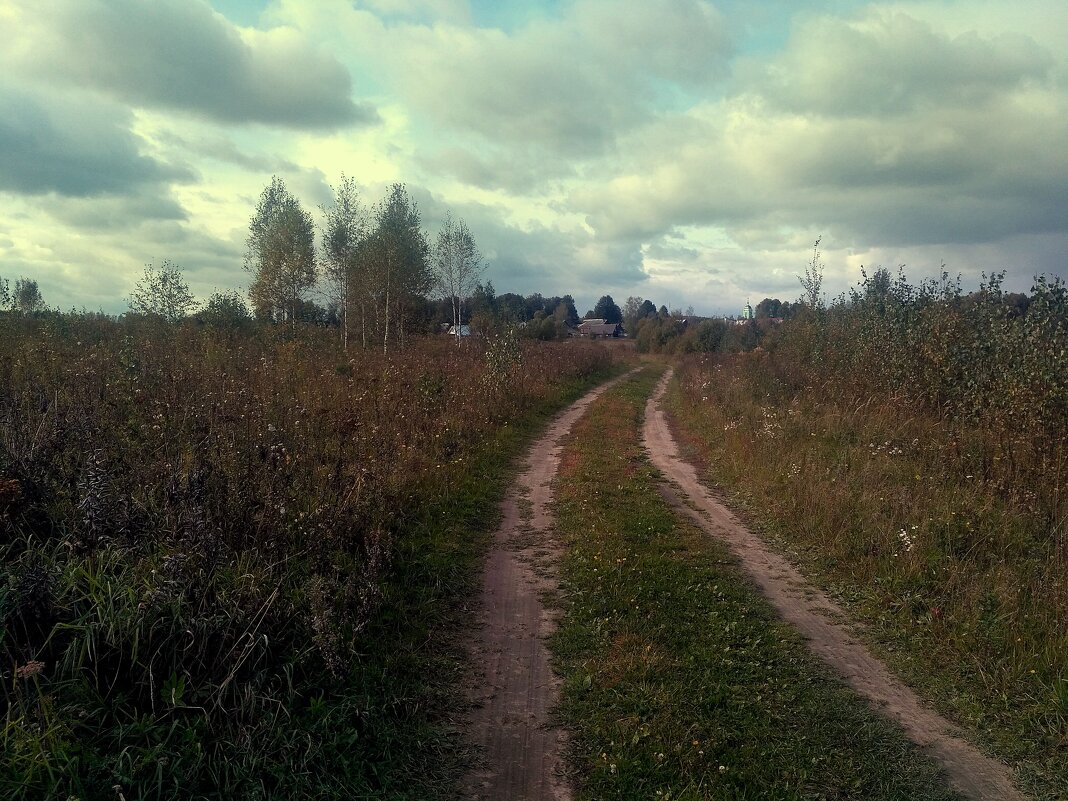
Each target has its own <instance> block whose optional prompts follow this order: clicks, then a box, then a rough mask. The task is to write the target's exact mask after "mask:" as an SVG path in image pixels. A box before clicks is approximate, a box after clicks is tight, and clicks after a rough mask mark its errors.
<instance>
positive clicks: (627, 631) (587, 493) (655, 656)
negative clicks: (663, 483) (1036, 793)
mask: <svg viewBox="0 0 1068 801" xmlns="http://www.w3.org/2000/svg"><path fill="white" fill-rule="evenodd" d="M656 379H657V371H655V370H646V371H644V372H642V373H641V374H639V375H638V376H637V377H635V378H633V379H629V380H627V381H625V382H624V383H623V384H621V385H620V386H618V387H616V388H614V389H613V390H611V391H609V392H608V393H606V394H605V395H604V396H603V397H602V398H601V399H599V400H598V401H597V402H596V403H595V404H594V405H593V406H592V407H591V408H590V411H589V413H588V414H587V415H586V416H585V417H584V418H583V419H582V420H581V421H579V423H578V424H577V425H576V427H575V429H574V432H573V435H572V438H571V440H570V441H569V443H568V444H567V446H566V448H565V451H564V455H563V459H562V463H561V470H560V475H559V477H558V489H557V501H558V525H559V527H560V529H561V532H562V535H563V537H564V540H565V543H566V546H567V553H566V555H565V557H564V562H563V566H562V576H563V591H562V599H561V602H562V605H563V611H564V615H563V619H562V622H561V625H560V628H559V630H558V631H557V633H556V635H555V636H554V639H553V643H552V645H553V651H554V656H555V659H556V664H557V668H558V669H559V670H560V671H561V672H562V673H563V675H564V678H565V684H564V693H563V700H562V704H561V716H562V719H563V723H564V724H565V725H567V726H568V727H569V728H570V729H571V730H572V732H573V739H572V745H571V749H572V753H571V761H572V765H573V768H574V771H575V773H576V784H577V785H578V788H579V792H578V797H579V798H619V799H627V798H635V799H637V798H642V799H648V798H654V799H669V798H670V799H675V801H678V800H679V799H764V800H765V801H775V800H776V799H858V798H864V799H887V800H889V799H910V800H911V801H933V800H934V799H952V798H956V797H957V796H956V795H954V794H953V793H952V792H951V791H950V790H948V789H947V787H946V784H945V781H944V779H943V778H942V777H941V775H940V770H939V769H938V767H937V766H936V765H935V764H934V763H933V762H932V761H931V760H930V759H928V758H926V757H925V756H924V755H922V754H921V753H920V752H919V750H918V749H917V748H916V747H914V746H913V745H912V744H910V743H909V742H908V741H907V740H906V739H905V738H904V736H903V735H902V734H901V733H900V731H899V730H898V729H897V728H896V727H894V726H893V725H892V724H891V723H889V722H888V721H886V720H884V719H882V718H881V717H879V716H878V715H877V714H876V713H875V712H874V711H873V710H872V709H871V708H870V707H868V706H867V705H866V703H865V702H863V701H862V700H860V699H859V698H858V697H857V696H855V695H854V694H853V693H852V692H850V691H849V690H848V689H846V688H845V687H844V685H842V684H841V683H840V682H839V681H838V680H836V679H835V678H833V677H831V676H830V675H829V673H828V671H827V670H826V669H825V667H824V666H823V665H822V664H821V663H819V662H818V661H817V660H816V658H815V657H813V656H812V655H810V654H809V653H808V651H807V650H806V648H805V646H804V644H803V642H802V641H801V639H800V637H799V636H798V635H797V634H795V633H794V632H793V631H792V630H790V629H789V628H788V627H787V626H786V625H785V624H783V623H781V622H779V621H778V620H776V618H775V615H774V613H773V611H772V610H771V608H770V606H769V605H768V604H767V602H766V601H764V599H763V598H761V597H760V595H759V594H758V592H757V591H756V590H755V588H754V587H753V586H752V585H751V584H750V583H749V581H748V580H747V579H746V578H745V577H744V576H743V575H742V573H741V571H740V568H739V567H738V566H737V564H736V563H735V562H734V560H733V559H732V558H731V557H730V556H729V555H728V553H727V551H726V550H725V549H724V548H723V547H722V546H721V545H719V544H717V543H715V542H714V541H712V540H711V539H710V538H708V537H707V536H705V535H704V534H703V533H701V532H699V531H697V530H696V529H694V528H693V527H692V526H691V525H689V524H688V523H684V522H683V521H682V520H680V519H679V518H678V517H677V516H676V515H675V514H674V513H673V511H672V510H671V508H670V507H669V505H668V504H667V503H666V502H665V501H664V499H663V498H662V497H661V496H660V494H659V492H658V489H657V477H656V473H655V470H654V469H653V468H652V467H651V466H650V465H649V463H648V461H647V459H646V456H645V453H644V450H643V448H642V445H641V440H640V429H641V420H642V416H643V412H644V406H645V401H646V398H647V397H648V396H649V394H650V393H651V391H652V389H653V385H654V383H655V381H656Z"/></svg>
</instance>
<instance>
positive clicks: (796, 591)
mask: <svg viewBox="0 0 1068 801" xmlns="http://www.w3.org/2000/svg"><path fill="white" fill-rule="evenodd" d="M670 380H671V371H670V370H669V371H668V372H667V373H665V375H664V377H663V378H662V379H661V381H660V384H659V385H658V386H657V389H656V391H655V392H654V393H653V395H652V397H650V398H649V401H648V403H647V405H646V409H645V431H644V438H645V447H646V449H647V450H648V451H649V456H650V459H651V461H652V463H653V465H654V466H655V467H656V468H657V469H658V470H660V472H661V473H662V474H663V475H664V478H665V479H666V481H667V482H668V483H665V484H664V495H665V497H666V498H667V499H668V500H669V501H670V502H672V504H673V506H674V507H675V508H676V509H677V510H678V511H679V512H680V513H683V514H686V515H687V516H689V517H690V518H691V519H692V520H693V521H694V522H695V523H697V525H699V526H700V527H701V528H702V529H704V530H705V531H706V532H708V533H709V534H711V535H712V536H714V537H716V538H717V539H719V540H720V541H722V542H724V543H725V544H726V545H727V546H728V547H729V548H730V550H731V551H732V552H733V553H734V554H735V556H737V557H738V559H739V560H740V561H741V564H742V566H743V567H744V568H745V570H746V572H747V573H749V575H750V576H751V577H752V579H753V581H754V582H755V583H756V585H757V586H758V587H759V588H760V590H761V591H762V592H763V593H764V595H765V596H766V597H767V598H768V600H769V601H770V602H771V603H772V605H774V607H775V609H776V610H777V611H778V613H779V615H780V616H781V617H782V618H783V620H785V621H786V622H787V623H789V624H790V625H791V626H793V627H794V628H795V629H797V631H799V632H800V633H801V634H802V635H803V636H804V637H805V638H806V640H807V641H808V646H809V648H810V649H811V650H812V652H813V653H815V654H816V655H817V656H819V657H820V658H821V659H823V660H824V662H826V663H827V664H828V665H830V666H831V667H832V668H833V669H834V670H835V671H836V672H837V673H839V674H840V675H841V676H842V677H843V678H844V679H845V681H846V683H847V684H848V685H849V686H850V687H852V688H853V689H854V690H855V691H856V692H858V693H859V694H860V695H862V696H864V697H865V698H867V699H868V700H869V701H871V702H872V704H873V705H874V706H875V708H876V709H878V710H880V711H881V712H882V713H883V714H884V715H886V716H887V717H889V718H891V719H892V720H894V721H896V722H897V723H898V724H899V725H900V726H901V728H902V729H903V730H904V732H905V734H906V736H908V737H909V739H911V740H912V741H913V742H915V743H917V744H918V745H920V746H921V747H922V748H923V749H924V750H926V751H927V752H928V753H930V754H931V755H932V756H933V757H934V758H935V759H937V760H938V761H939V762H940V763H941V764H942V765H943V766H944V768H945V770H946V774H947V776H948V777H949V781H950V784H951V785H952V786H953V787H954V788H955V789H957V790H958V791H959V792H960V793H961V794H963V795H964V796H965V797H966V798H972V799H976V801H1023V799H1024V798H1025V797H1024V796H1023V795H1021V794H1020V792H1019V791H1018V790H1016V789H1015V788H1014V787H1013V785H1012V781H1011V773H1010V771H1009V769H1008V768H1007V767H1006V766H1005V765H1003V764H1001V763H1000V762H997V761H995V760H992V759H989V758H988V757H985V756H983V755H982V754H981V753H979V752H978V751H977V750H976V749H975V748H974V747H973V746H971V745H970V744H968V743H967V742H965V741H964V740H963V739H961V737H960V736H959V734H958V733H957V732H956V730H955V727H954V726H953V725H952V724H951V723H950V722H949V721H948V720H946V719H945V718H943V717H942V716H941V715H938V714H937V713H935V712H933V711H932V710H930V709H929V708H927V707H926V706H925V705H924V704H923V702H922V701H920V699H919V697H917V695H916V694H915V693H914V692H913V691H912V690H910V689H909V688H908V687H906V686H905V685H904V684H903V683H902V682H901V681H900V680H899V679H898V678H897V677H896V676H894V675H893V674H892V673H891V672H890V670H889V669H888V668H887V667H886V665H885V664H883V663H882V662H881V661H880V660H878V659H877V658H876V657H875V656H873V655H872V653H871V652H870V651H869V650H868V649H867V647H866V646H865V645H864V644H863V643H862V642H861V641H860V640H859V639H857V638H856V637H855V636H854V635H853V634H851V633H850V630H849V628H848V626H847V625H846V624H844V623H841V622H839V621H844V620H846V616H845V614H844V613H843V611H842V610H841V608H839V607H838V606H837V605H836V604H835V603H834V602H833V601H832V600H831V599H830V598H828V597H827V596H826V595H825V594H824V593H822V592H820V591H818V590H816V589H814V588H813V587H812V586H811V585H810V584H808V583H807V582H806V581H805V580H804V578H803V577H802V576H801V574H800V573H798V572H797V570H796V569H795V568H794V567H793V565H791V564H790V563H789V562H788V561H786V559H784V558H783V557H781V556H779V555H778V554H776V553H774V552H773V551H772V550H771V549H769V548H768V546H767V545H766V544H765V543H764V542H763V540H761V539H760V538H759V537H757V536H756V535H755V534H753V533H752V532H751V531H749V529H748V528H746V527H745V525H744V524H742V523H741V521H739V520H738V519H737V518H736V517H735V516H734V515H732V514H731V513H730V511H729V510H728V509H727V508H726V507H725V506H723V505H722V504H721V503H719V502H718V501H717V500H716V499H715V498H714V497H713V496H712V494H711V493H710V492H709V491H708V489H707V488H706V487H705V486H704V485H703V484H701V482H700V481H699V480H698V478H697V471H696V470H695V469H694V467H693V466H692V465H691V464H689V463H688V462H686V461H684V460H683V459H682V457H681V456H680V455H679V449H678V446H677V444H676V443H675V439H674V437H673V436H672V434H671V429H670V428H669V427H668V423H667V419H666V417H665V415H664V411H663V409H661V407H660V402H661V400H662V398H663V396H664V392H665V390H666V389H667V385H668V381H670Z"/></svg>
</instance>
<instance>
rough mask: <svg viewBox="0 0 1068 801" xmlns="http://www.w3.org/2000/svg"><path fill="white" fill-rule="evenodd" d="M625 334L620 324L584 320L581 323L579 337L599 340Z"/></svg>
mask: <svg viewBox="0 0 1068 801" xmlns="http://www.w3.org/2000/svg"><path fill="white" fill-rule="evenodd" d="M622 334H623V326H621V325H620V324H619V323H606V322H605V321H604V320H599V319H596V318H594V319H592V320H583V321H582V322H581V323H579V327H578V335H579V336H580V337H589V338H590V339H597V338H601V337H618V336H621V335H622Z"/></svg>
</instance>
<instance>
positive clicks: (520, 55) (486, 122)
mask: <svg viewBox="0 0 1068 801" xmlns="http://www.w3.org/2000/svg"><path fill="white" fill-rule="evenodd" d="M360 25H361V26H362V27H360V28H359V31H360V32H361V35H362V37H363V43H365V44H366V46H367V47H368V48H378V49H379V50H380V59H381V64H380V65H379V67H378V69H381V70H382V77H383V79H384V80H386V81H388V82H389V83H391V84H394V85H396V86H397V87H398V88H399V90H400V91H401V92H402V94H403V95H404V96H405V97H406V98H407V99H408V100H409V102H410V103H411V104H412V106H413V107H414V108H416V109H418V110H419V112H421V113H422V114H424V115H425V116H426V118H427V119H428V120H430V121H431V122H432V123H433V124H434V125H435V126H436V127H437V128H439V129H441V128H444V129H445V130H447V131H451V132H454V133H458V134H461V135H463V136H474V137H476V141H485V142H490V143H493V144H495V145H497V146H504V147H506V148H508V149H509V152H511V149H512V148H518V149H519V150H520V151H521V155H520V160H521V161H523V162H525V163H529V164H530V165H531V167H536V168H538V169H541V168H544V166H545V162H546V161H552V160H556V159H588V158H593V157H596V156H600V155H604V154H606V153H610V152H611V151H612V148H613V145H614V142H615V141H616V137H617V135H618V133H619V132H620V131H623V130H626V129H628V128H631V127H633V126H637V125H641V124H644V123H646V122H648V121H649V120H651V119H653V118H654V117H655V116H656V111H655V108H656V101H657V100H658V99H660V98H662V97H663V96H664V95H665V94H667V95H671V94H672V93H673V92H675V91H677V90H678V89H679V88H680V87H684V88H694V87H699V86H700V87H704V86H708V85H709V84H711V83H712V82H715V81H717V80H719V79H721V78H723V77H724V76H725V75H726V64H727V57H728V56H729V54H730V40H729V37H728V35H727V32H726V25H725V22H724V20H723V19H722V17H721V16H720V15H719V14H718V12H716V11H715V9H714V8H713V7H712V6H711V5H710V4H709V3H706V2H702V0H653V1H652V2H648V3H643V4H641V5H639V6H636V7H634V8H628V9H627V12H626V13H620V9H619V5H618V3H615V2H609V1H608V0H581V1H580V2H577V3H575V4H573V5H568V6H566V7H565V11H564V12H563V14H562V16H561V17H559V18H554V19H549V18H535V19H534V20H532V21H531V22H529V23H527V24H526V25H525V26H524V27H522V28H520V29H519V30H517V31H515V32H514V33H505V32H503V31H500V30H497V29H474V28H461V27H447V26H437V27H425V26H411V25H409V26H398V27H386V26H384V25H382V24H381V23H380V22H379V21H373V20H370V19H368V18H366V17H362V18H360ZM369 68H371V69H375V67H374V66H373V65H369ZM525 148H528V149H529V150H528V151H526V152H522V151H524V149H525ZM470 172H471V174H472V176H473V177H474V178H475V179H476V180H478V181H481V183H486V182H487V181H486V178H485V177H484V176H483V175H482V171H481V170H479V169H477V165H473V168H472V169H471V170H470Z"/></svg>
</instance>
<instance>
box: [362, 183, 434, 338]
mask: <svg viewBox="0 0 1068 801" xmlns="http://www.w3.org/2000/svg"><path fill="white" fill-rule="evenodd" d="M374 221H375V227H374V231H373V232H372V233H371V235H370V236H369V237H368V239H367V245H366V248H365V250H364V253H365V254H366V257H367V262H366V265H367V268H368V278H369V282H370V284H371V286H372V288H373V289H372V292H371V296H372V299H373V301H374V303H373V305H374V308H375V315H376V318H377V323H378V330H379V333H380V334H381V337H382V352H383V353H386V352H388V351H389V344H390V335H391V333H392V334H393V335H394V336H395V338H396V339H397V340H399V342H400V344H401V345H403V344H404V336H405V317H406V314H405V310H406V308H407V307H408V305H409V301H410V300H411V299H412V298H414V297H415V296H417V295H425V294H426V293H427V292H428V291H429V290H430V288H431V287H432V286H433V279H432V277H431V273H430V267H429V264H428V255H429V246H428V245H427V241H426V235H425V234H424V233H423V229H422V226H421V219H420V216H419V208H418V206H416V204H415V201H414V200H412V199H411V197H410V196H409V195H408V192H407V190H406V189H405V188H404V185H403V184H394V185H393V187H392V188H391V190H390V193H389V196H388V197H387V198H386V199H385V200H384V201H382V202H381V203H380V204H379V205H378V207H377V209H376V210H375V215H374Z"/></svg>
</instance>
